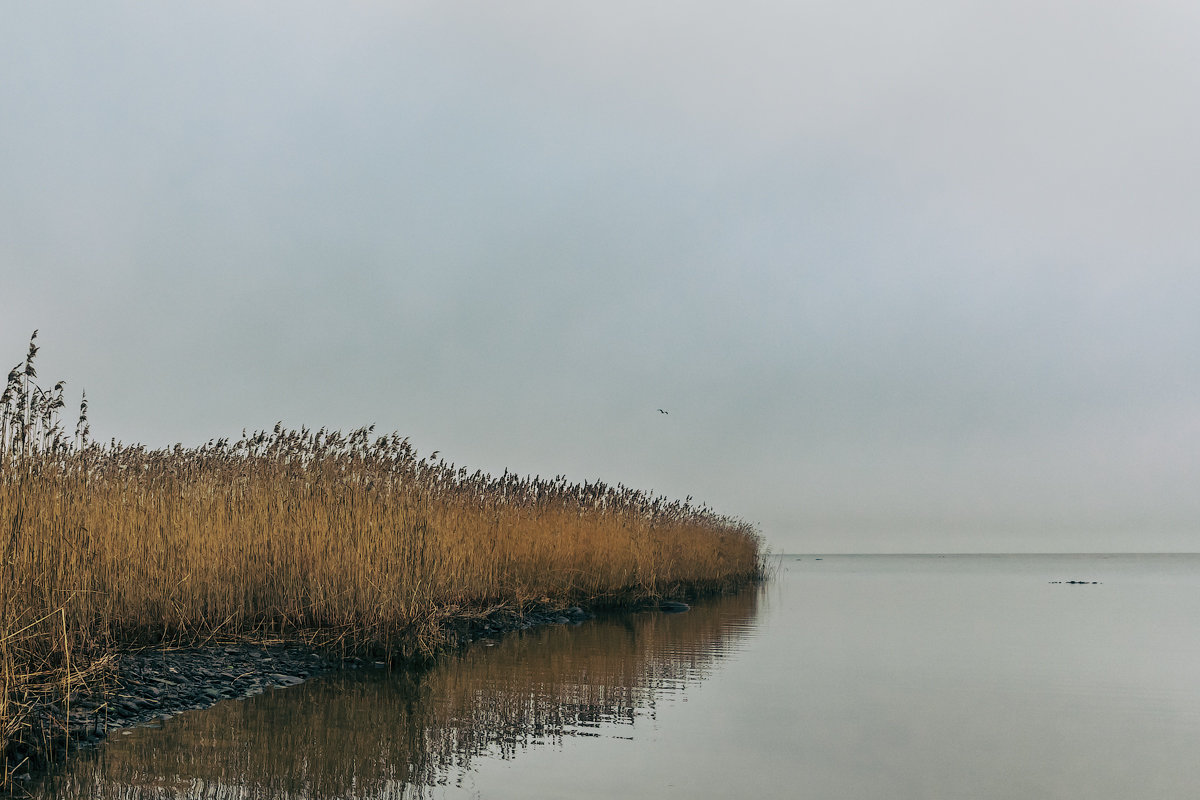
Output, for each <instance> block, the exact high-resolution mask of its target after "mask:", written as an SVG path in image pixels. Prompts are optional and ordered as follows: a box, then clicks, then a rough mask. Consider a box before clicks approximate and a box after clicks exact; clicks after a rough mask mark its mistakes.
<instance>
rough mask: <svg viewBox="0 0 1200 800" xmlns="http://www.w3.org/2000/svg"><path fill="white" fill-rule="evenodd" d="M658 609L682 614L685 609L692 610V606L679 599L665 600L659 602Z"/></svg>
mask: <svg viewBox="0 0 1200 800" xmlns="http://www.w3.org/2000/svg"><path fill="white" fill-rule="evenodd" d="M658 609H659V610H660V611H664V612H666V613H668V614H682V613H683V612H684V611H691V610H692V607H691V606H689V605H688V604H687V603H681V602H679V601H678V600H663V601H662V602H660V603H659V604H658Z"/></svg>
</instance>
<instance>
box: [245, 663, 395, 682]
mask: <svg viewBox="0 0 1200 800" xmlns="http://www.w3.org/2000/svg"><path fill="white" fill-rule="evenodd" d="M375 666H376V667H380V668H382V667H383V666H386V664H383V662H377V663H376V664H375ZM267 677H268V678H270V679H271V680H272V681H273V682H275V683H277V684H279V685H280V686H295V685H296V684H298V683H303V682H304V679H303V678H297V677H296V676H295V675H283V674H280V673H278V672H272V673H271V674H270V675H268V676H267Z"/></svg>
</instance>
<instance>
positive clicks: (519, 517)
mask: <svg viewBox="0 0 1200 800" xmlns="http://www.w3.org/2000/svg"><path fill="white" fill-rule="evenodd" d="M35 336H36V333H35ZM36 353H37V347H36V345H35V344H34V342H33V341H32V340H31V342H30V349H29V352H28V355H27V357H26V359H25V361H24V363H23V364H21V365H18V366H17V368H15V369H14V370H13V371H12V373H10V375H9V380H8V384H7V387H6V390H5V392H4V395H3V397H2V398H0V423H2V425H0V547H2V548H3V550H2V553H3V560H2V561H0V676H2V681H3V686H2V689H3V691H0V744H3V745H4V749H5V752H7V744H8V743H9V742H11V741H13V740H15V739H16V738H17V737H19V736H20V735H21V732H22V730H23V729H24V727H25V726H26V725H27V724H28V718H29V710H30V709H31V708H32V707H33V706H34V705H35V703H36V702H38V701H39V698H42V699H44V698H46V697H55V698H60V699H62V698H69V696H70V682H71V680H72V679H73V678H72V676H73V675H76V674H82V673H80V670H83V669H86V668H88V666H89V665H90V664H92V663H93V662H95V660H96V659H97V658H101V657H103V656H105V655H106V654H108V653H111V652H113V651H114V650H119V649H120V648H122V647H128V646H131V645H134V644H143V643H158V642H164V641H168V642H197V641H203V640H204V639H206V638H209V637H213V636H217V635H239V634H247V633H254V634H257V635H268V634H270V635H276V634H286V635H310V636H311V635H319V636H321V637H323V638H325V639H326V640H339V641H341V642H342V643H343V645H344V646H346V647H349V648H363V647H370V648H376V649H385V650H387V651H388V652H391V653H394V654H396V655H397V656H399V657H414V656H419V655H421V654H422V653H428V652H430V651H432V650H434V649H436V648H437V647H438V646H439V645H440V644H441V643H442V641H443V631H444V628H445V625H446V623H448V622H451V621H453V620H455V619H459V618H461V617H463V616H464V615H470V614H474V613H479V612H481V611H482V610H485V609H490V608H495V607H497V606H503V607H508V608H515V609H522V608H527V607H529V606H530V605H533V604H546V603H550V604H562V605H566V604H570V603H593V604H595V603H606V602H607V603H616V602H626V601H630V600H635V599H638V598H646V597H653V596H657V595H659V594H660V593H663V592H666V591H675V590H677V589H679V588H680V587H706V588H716V587H720V586H731V585H735V584H738V583H741V582H745V581H748V580H751V579H753V578H755V577H756V576H758V575H759V574H760V572H761V567H762V564H761V544H760V538H759V536H758V534H757V533H756V532H755V531H754V529H753V528H752V527H751V526H750V525H748V524H746V523H744V522H741V521H738V520H734V519H730V518H727V517H723V516H720V515H717V514H715V513H714V512H712V511H711V510H710V509H708V508H706V507H703V506H699V507H697V506H695V505H692V504H690V503H688V502H678V501H670V500H667V499H664V498H661V497H655V496H651V495H649V494H647V493H645V492H642V491H638V490H634V489H630V488H627V487H625V486H622V485H617V486H609V485H606V484H603V483H572V482H570V481H568V480H567V479H566V478H565V477H562V476H558V477H555V478H550V479H545V478H537V477H534V478H530V477H519V476H516V475H512V474H508V473H506V474H504V475H502V476H500V477H494V476H491V475H487V474H484V473H481V472H474V473H471V472H468V471H466V470H465V469H460V468H456V467H455V466H454V465H453V464H450V463H447V462H445V461H443V460H439V459H437V458H435V457H427V458H421V457H419V456H418V455H417V454H416V453H415V452H414V450H413V448H412V447H411V446H410V445H409V443H408V441H407V440H406V439H403V438H401V437H400V436H398V435H396V434H391V435H387V436H380V437H375V436H373V435H372V433H371V430H370V429H368V428H363V429H360V430H357V431H354V432H353V433H350V434H348V435H344V434H342V433H339V432H336V431H333V432H331V431H325V430H318V431H311V430H307V429H301V430H299V431H295V430H287V429H284V428H282V427H280V426H276V428H275V430H274V431H270V432H258V433H255V434H251V435H244V436H243V438H241V439H240V440H238V441H228V440H224V439H221V440H214V441H210V442H208V443H207V444H205V445H203V446H200V447H194V448H184V447H180V446H176V447H175V448H173V449H169V450H168V449H164V450H151V449H147V448H146V447H144V446H141V445H123V444H119V443H115V442H112V443H109V444H107V445H98V444H94V443H89V441H88V431H87V416H86V400H85V405H84V406H83V407H82V408H81V413H80V419H79V424H78V425H77V426H76V430H75V434H74V436H68V435H67V434H65V433H64V432H63V430H62V429H61V427H60V424H59V422H58V415H59V412H60V409H61V408H62V407H63V400H62V395H63V388H62V384H61V383H59V384H58V385H56V387H55V389H54V390H53V391H49V392H46V391H43V390H41V389H39V388H38V386H37V384H36V382H35V379H36V370H35V369H34V358H35V356H36ZM4 767H5V768H4V771H3V773H2V774H0V786H2V785H3V784H4V783H5V782H7V780H8V777H9V776H10V775H11V773H12V771H13V769H14V765H13V764H8V763H6V764H5V765H4Z"/></svg>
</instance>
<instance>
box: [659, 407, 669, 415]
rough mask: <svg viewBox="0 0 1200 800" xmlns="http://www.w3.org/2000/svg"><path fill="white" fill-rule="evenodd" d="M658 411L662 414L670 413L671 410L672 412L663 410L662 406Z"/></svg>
mask: <svg viewBox="0 0 1200 800" xmlns="http://www.w3.org/2000/svg"><path fill="white" fill-rule="evenodd" d="M658 413H660V414H670V413H671V412H670V411H663V410H662V409H661V408H660V409H659V410H658Z"/></svg>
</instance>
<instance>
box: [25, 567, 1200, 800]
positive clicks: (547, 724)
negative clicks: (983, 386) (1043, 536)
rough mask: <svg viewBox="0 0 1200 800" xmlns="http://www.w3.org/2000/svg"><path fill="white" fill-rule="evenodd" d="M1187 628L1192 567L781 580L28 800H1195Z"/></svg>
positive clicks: (374, 674) (106, 753)
mask: <svg viewBox="0 0 1200 800" xmlns="http://www.w3.org/2000/svg"><path fill="white" fill-rule="evenodd" d="M1068 580H1087V581H1098V582H1099V583H1097V584H1095V585H1091V584H1088V585H1069V584H1065V583H1053V582H1054V581H1068ZM1198 620H1200V556H1196V555H1183V556H1165V555H1153V556H1130V555H1120V556H824V557H820V558H817V557H813V556H803V557H792V556H789V557H784V558H783V559H782V561H781V564H780V568H779V571H778V574H777V576H776V578H775V580H773V581H772V582H771V583H770V584H769V585H768V586H767V587H765V588H764V589H762V590H761V591H748V592H744V593H742V594H740V595H737V596H733V597H726V598H720V599H717V600H714V601H710V602H706V603H701V604H697V605H696V606H695V607H694V608H693V610H692V611H690V612H688V613H685V614H678V615H664V614H660V613H645V612H643V613H638V614H629V615H621V616H615V617H611V618H605V619H598V620H593V621H590V622H587V623H585V624H583V625H581V626H578V627H566V626H563V627H553V628H544V629H540V630H534V631H528V632H525V633H523V634H521V635H512V636H509V637H506V638H504V639H503V640H501V641H499V642H496V643H484V644H479V645H476V646H474V647H472V648H471V649H470V650H469V651H467V652H466V653H465V654H462V655H460V656H453V657H447V658H445V659H444V660H443V661H442V662H440V663H439V664H438V665H437V666H435V668H433V669H432V670H430V671H428V672H426V673H424V674H421V675H408V674H403V675H397V674H393V675H387V674H384V673H383V672H382V671H374V670H368V671H359V672H345V673H341V674H337V675H334V676H330V677H327V678H322V679H318V680H314V681H310V682H308V683H306V684H303V685H301V686H297V687H293V688H289V689H281V690H275V691H271V692H268V693H266V694H263V695H260V696H258V697H255V698H251V699H249V700H245V701H239V702H224V703H220V704H218V705H217V706H215V707H214V708H212V709H209V710H206V711H201V712H189V713H187V714H182V715H180V716H178V717H174V718H172V719H169V720H166V721H165V722H163V724H162V725H161V727H158V728H141V729H137V730H135V731H133V732H130V733H129V734H128V735H117V736H113V737H111V739H110V741H108V742H106V743H105V744H104V745H103V746H102V747H101V748H99V749H97V750H95V751H93V752H88V753H84V754H81V755H80V756H78V757H76V758H75V759H73V760H72V761H71V762H70V764H69V766H68V768H67V770H66V771H65V772H64V773H62V774H61V775H59V776H57V777H56V778H55V779H54V780H53V781H50V782H47V783H46V784H43V785H41V786H39V787H38V788H37V792H38V794H39V796H41V797H44V798H67V797H105V798H107V797H121V798H141V797H203V798H214V799H216V798H229V799H230V800H232V799H233V798H342V797H393V798H410V797H411V798H417V797H429V798H469V797H477V798H543V797H544V798H561V797H579V798H601V797H604V798H607V797H616V796H624V797H631V798H658V797H678V798H684V797H686V798H693V799H694V798H728V797H746V796H749V797H781V798H782V797H787V798H889V800H891V799H894V798H959V797H970V798H1032V797H1037V798H1068V797H1070V798H1077V797H1088V798H1092V799H1093V800H1095V799H1096V798H1099V799H1100V800H1105V799H1107V798H1114V799H1115V798H1122V799H1124V798H1131V797H1139V798H1176V797H1178V798H1184V797H1188V798H1190V797H1195V796H1196V795H1197V791H1198V790H1200V766H1198V763H1197V762H1198V759H1197V758H1196V753H1197V752H1200V680H1198V677H1200V634H1198V630H1200V624H1198Z"/></svg>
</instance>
